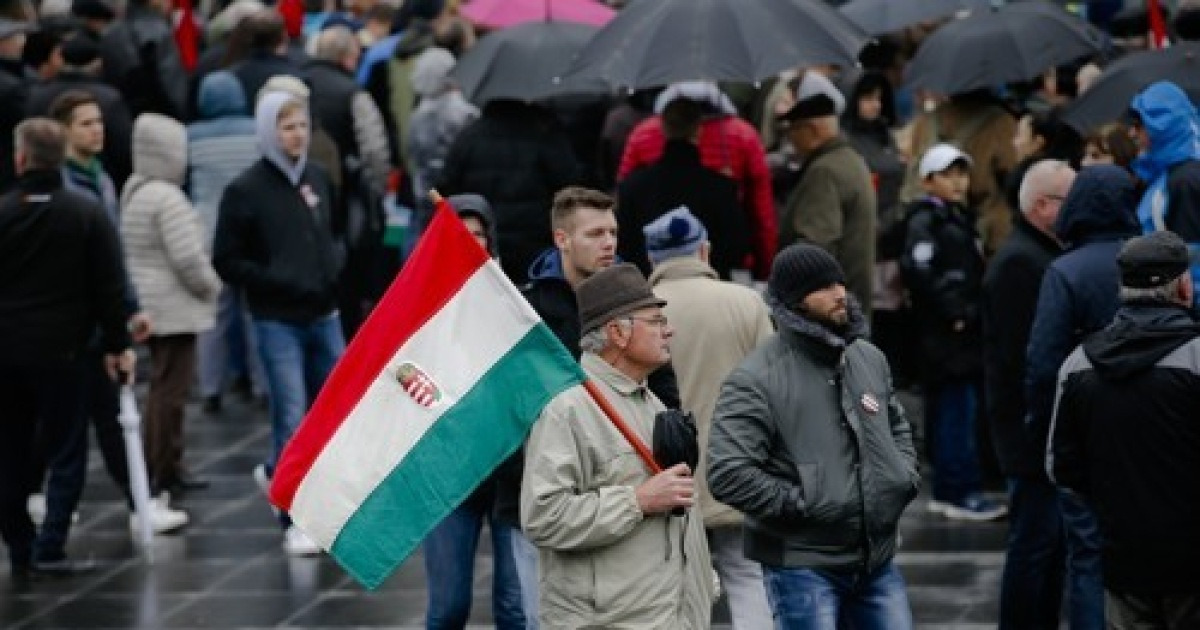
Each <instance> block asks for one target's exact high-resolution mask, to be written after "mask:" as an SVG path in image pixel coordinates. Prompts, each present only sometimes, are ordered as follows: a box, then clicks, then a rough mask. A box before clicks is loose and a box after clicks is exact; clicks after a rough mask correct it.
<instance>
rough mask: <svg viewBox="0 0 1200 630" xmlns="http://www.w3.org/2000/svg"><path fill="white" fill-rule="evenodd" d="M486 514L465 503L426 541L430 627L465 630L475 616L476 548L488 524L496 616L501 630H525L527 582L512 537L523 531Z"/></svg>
mask: <svg viewBox="0 0 1200 630" xmlns="http://www.w3.org/2000/svg"><path fill="white" fill-rule="evenodd" d="M486 512H487V511H486V510H480V509H478V508H476V507H473V506H470V505H460V506H459V507H458V508H456V509H455V510H454V511H453V512H451V513H450V514H449V515H447V516H446V518H445V519H443V520H442V522H441V523H439V524H438V526H437V527H435V528H433V531H431V532H429V536H427V537H426V538H425V576H426V579H427V581H428V589H429V610H428V611H427V612H426V617H425V627H426V628H427V629H428V630H439V629H441V628H456V629H461V628H463V627H464V626H466V625H467V619H468V617H470V615H471V590H472V589H471V586H472V584H473V582H474V581H475V549H476V547H477V546H478V544H479V532H480V530H481V529H482V528H483V521H484V520H488V521H489V523H488V529H490V530H491V532H492V556H493V558H494V560H495V565H494V568H493V571H492V617H493V619H494V621H495V624H496V628H499V629H500V630H525V613H524V606H523V605H522V601H521V582H520V580H519V579H518V577H517V566H516V563H515V562H514V557H513V554H512V553H511V550H512V537H514V536H520V535H521V533H520V532H519V531H516V530H515V528H513V527H512V526H509V525H503V524H500V523H497V522H496V521H495V520H491V519H489V518H488V516H487V513H486Z"/></svg>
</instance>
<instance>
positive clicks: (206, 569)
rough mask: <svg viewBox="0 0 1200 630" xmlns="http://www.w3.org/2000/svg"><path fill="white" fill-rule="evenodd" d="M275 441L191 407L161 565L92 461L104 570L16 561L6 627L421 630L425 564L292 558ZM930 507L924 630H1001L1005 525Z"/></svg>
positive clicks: (919, 583)
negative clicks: (196, 483)
mask: <svg viewBox="0 0 1200 630" xmlns="http://www.w3.org/2000/svg"><path fill="white" fill-rule="evenodd" d="M909 400H911V399H909ZM911 408H912V407H910V409H911ZM913 416H919V414H916V413H914V414H913ZM268 444H269V428H268V421H267V418H266V414H265V412H264V411H262V410H261V409H259V408H257V407H255V406H252V405H247V404H244V403H241V402H238V401H237V400H236V399H232V398H231V397H229V396H227V397H226V401H225V408H224V410H223V412H222V413H221V414H220V415H205V414H202V413H200V410H199V407H198V405H195V404H193V405H190V406H189V409H188V417H187V445H188V446H187V461H188V462H189V465H190V467H191V468H192V469H193V470H194V472H195V473H196V474H198V475H199V476H202V477H205V478H207V479H208V480H209V481H210V482H211V485H210V487H209V488H207V489H205V490H201V491H196V492H193V493H191V494H189V495H187V496H185V497H180V498H179V499H178V500H176V501H174V503H175V505H176V507H181V508H183V509H185V510H186V511H187V512H188V513H189V514H190V516H191V525H189V526H188V527H187V528H186V529H184V530H183V531H182V532H181V533H180V534H178V535H175V536H160V537H158V538H157V539H156V542H155V545H154V548H153V552H154V562H153V564H147V563H146V562H145V560H143V559H142V557H141V556H140V555H139V554H138V550H137V549H136V548H135V547H134V546H133V544H132V542H131V539H130V532H129V517H128V512H127V511H126V508H125V506H124V502H123V501H122V500H120V499H119V497H118V493H117V491H116V489H115V488H114V486H113V485H112V483H111V481H110V480H109V479H108V476H107V474H106V473H105V472H104V470H103V466H102V464H101V461H100V458H99V454H98V453H96V452H95V451H94V450H93V452H92V456H91V458H90V460H89V480H88V485H87V488H86V490H85V492H84V500H83V502H82V503H81V505H80V509H79V512H80V520H79V522H78V523H77V524H76V526H75V527H74V528H73V530H72V534H71V541H70V544H69V547H68V553H70V554H71V555H72V556H73V557H75V558H89V557H90V558H93V559H94V560H95V561H96V563H97V564H98V565H99V566H98V569H97V570H96V571H95V572H94V573H91V574H88V575H85V576H80V577H75V578H64V579H41V580H38V581H35V582H32V583H28V584H14V583H13V582H12V580H11V579H10V577H9V575H8V574H7V571H6V570H5V569H7V564H8V563H7V558H6V557H5V558H4V562H3V563H2V564H0V570H5V571H4V572H3V573H0V628H4V629H12V630H18V629H19V630H34V629H38V628H63V629H66V628H70V629H90V628H121V629H126V628H147V629H160V628H161V629H164V630H165V629H175V628H403V629H410V628H411V629H417V628H422V627H423V620H424V613H425V597H426V591H425V579H424V572H423V569H422V561H421V557H420V555H419V553H418V554H414V555H413V557H412V558H410V559H409V560H408V561H407V562H406V563H405V564H404V566H402V567H401V568H400V570H399V571H397V572H396V574H395V575H393V576H392V577H391V579H389V580H388V581H387V582H386V583H385V584H384V585H383V586H382V587H381V588H380V589H379V590H377V591H375V592H367V591H365V590H363V589H362V588H361V587H359V586H358V585H357V584H356V583H355V582H354V581H353V580H351V579H350V578H349V577H348V576H347V575H346V574H345V573H344V572H343V571H342V570H341V568H340V567H338V566H337V564H336V563H334V562H333V561H332V560H330V559H329V558H328V557H324V556H322V557H318V558H289V557H287V556H286V555H284V553H283V550H282V549H281V547H280V544H281V542H282V535H281V533H280V531H279V528H278V525H277V523H276V521H275V519H274V517H273V516H272V515H271V513H270V511H269V509H268V507H267V504H266V501H265V499H264V498H263V496H262V494H261V493H260V492H259V490H258V488H257V486H256V485H255V483H254V480H253V479H252V477H251V470H252V469H253V467H254V466H255V465H256V464H257V463H258V462H259V461H260V460H261V458H262V456H263V453H265V452H266V449H267V448H268ZM924 504H925V498H924V497H922V498H919V499H918V500H917V501H916V502H914V503H913V505H912V506H911V507H910V508H909V509H908V512H907V513H906V515H905V517H904V519H903V522H902V524H901V529H902V532H903V540H902V547H901V551H900V553H899V555H898V557H897V561H898V563H899V566H900V569H901V571H902V572H903V574H904V577H905V578H906V580H907V581H908V585H909V597H910V599H911V601H912V607H913V613H914V616H915V619H916V622H917V627H918V628H928V629H947V630H949V629H956V630H957V629H963V630H971V629H975V628H980V629H982V628H994V627H995V625H996V616H997V609H996V606H997V604H996V601H997V597H998V592H999V580H1000V572H1001V570H1002V568H1003V561H1004V560H1003V548H1004V537H1005V533H1006V527H1005V525H1004V524H1003V523H983V524H978V523H957V522H949V521H946V520H945V519H943V518H941V517H938V516H934V515H930V514H928V513H927V512H926V511H925V509H924ZM487 544H488V543H487V536H486V535H484V536H483V537H482V539H481V542H480V546H481V552H480V554H479V556H478V559H477V562H476V574H475V601H474V605H473V607H472V616H471V627H472V628H487V627H491V613H490V600H489V596H488V588H489V585H490V583H491V568H490V550H489V549H488V547H487ZM2 554H3V552H0V555H2ZM713 621H714V624H713V627H714V628H728V627H729V613H728V609H727V608H726V606H725V604H724V602H723V601H722V602H720V603H719V604H718V607H717V609H716V613H715V615H714V620H713Z"/></svg>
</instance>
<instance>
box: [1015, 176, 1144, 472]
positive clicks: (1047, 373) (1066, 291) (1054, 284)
mask: <svg viewBox="0 0 1200 630" xmlns="http://www.w3.org/2000/svg"><path fill="white" fill-rule="evenodd" d="M1136 203H1137V198H1136V193H1135V191H1134V182H1133V178H1131V177H1130V176H1129V173H1128V172H1127V171H1125V170H1124V169H1122V168H1121V167H1119V166H1111V165H1102V166H1089V167H1087V168H1084V169H1082V170H1080V171H1079V175H1078V176H1077V177H1076V178H1075V183H1074V184H1073V185H1072V186H1071V190H1070V192H1069V193H1067V198H1066V199H1065V200H1064V201H1063V205H1062V209H1061V210H1059V213H1058V221H1057V223H1056V224H1055V226H1054V231H1055V233H1057V234H1058V240H1060V241H1062V242H1063V243H1065V244H1066V245H1067V248H1068V251H1067V253H1065V254H1063V255H1062V256H1060V257H1059V258H1058V259H1057V260H1055V261H1054V263H1053V264H1051V265H1050V268H1049V269H1048V270H1046V275H1045V276H1044V277H1043V278H1042V288H1041V291H1040V292H1039V293H1038V305H1037V316H1036V317H1034V320H1033V329H1032V331H1030V333H1029V348H1028V349H1027V352H1026V374H1025V387H1026V389H1025V394H1026V401H1027V403H1028V404H1029V418H1028V419H1027V424H1028V427H1029V429H1030V431H1031V433H1032V436H1031V437H1032V438H1033V439H1034V440H1035V442H1034V444H1035V445H1036V446H1037V447H1038V449H1039V450H1044V448H1045V444H1046V433H1047V431H1048V430H1049V427H1050V413H1051V411H1052V410H1053V405H1054V382H1055V378H1056V376H1057V374H1058V368H1059V367H1060V366H1061V365H1062V362H1063V360H1064V359H1066V358H1067V355H1068V354H1070V353H1071V349H1072V348H1074V347H1075V346H1077V345H1079V344H1080V342H1082V341H1083V340H1084V339H1086V338H1087V337H1088V336H1089V335H1091V334H1092V333H1094V332H1096V331H1098V330H1100V329H1102V328H1104V327H1105V326H1107V325H1108V324H1109V323H1110V322H1111V321H1112V318H1113V315H1114V314H1115V313H1116V312H1117V307H1118V306H1119V301H1118V299H1117V287H1118V278H1119V277H1120V274H1119V273H1118V270H1117V252H1118V251H1120V249H1121V244H1122V243H1123V242H1124V241H1125V239H1128V238H1130V237H1133V236H1137V234H1138V225H1137V218H1136V217H1135V216H1134V210H1133V208H1134V204H1136Z"/></svg>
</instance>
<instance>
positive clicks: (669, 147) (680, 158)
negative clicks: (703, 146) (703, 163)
mask: <svg viewBox="0 0 1200 630" xmlns="http://www.w3.org/2000/svg"><path fill="white" fill-rule="evenodd" d="M662 159H663V160H666V161H668V162H694V163H696V164H699V163H700V147H698V146H696V145H695V143H692V142H688V141H687V140H667V143H666V144H664V145H663V154H662Z"/></svg>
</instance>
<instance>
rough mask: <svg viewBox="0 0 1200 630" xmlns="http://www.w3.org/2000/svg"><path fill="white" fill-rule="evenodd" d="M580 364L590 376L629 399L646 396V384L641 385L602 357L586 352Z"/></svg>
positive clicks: (643, 382)
mask: <svg viewBox="0 0 1200 630" xmlns="http://www.w3.org/2000/svg"><path fill="white" fill-rule="evenodd" d="M579 364H580V365H581V366H583V371H584V372H586V373H587V375H588V376H590V377H592V378H594V379H596V380H598V381H600V382H601V383H604V384H605V385H608V386H609V387H611V388H612V389H615V390H616V391H617V393H618V394H620V395H622V396H625V397H627V398H632V397H633V396H645V395H646V382H645V381H642V382H641V383H639V382H637V381H635V380H633V379H631V378H629V377H628V376H626V375H625V374H624V373H623V372H621V371H620V370H618V369H617V368H615V367H613V366H611V365H609V364H608V361H605V360H604V359H602V358H600V355H598V354H594V353H591V352H584V353H583V356H581V357H580V358H579Z"/></svg>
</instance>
